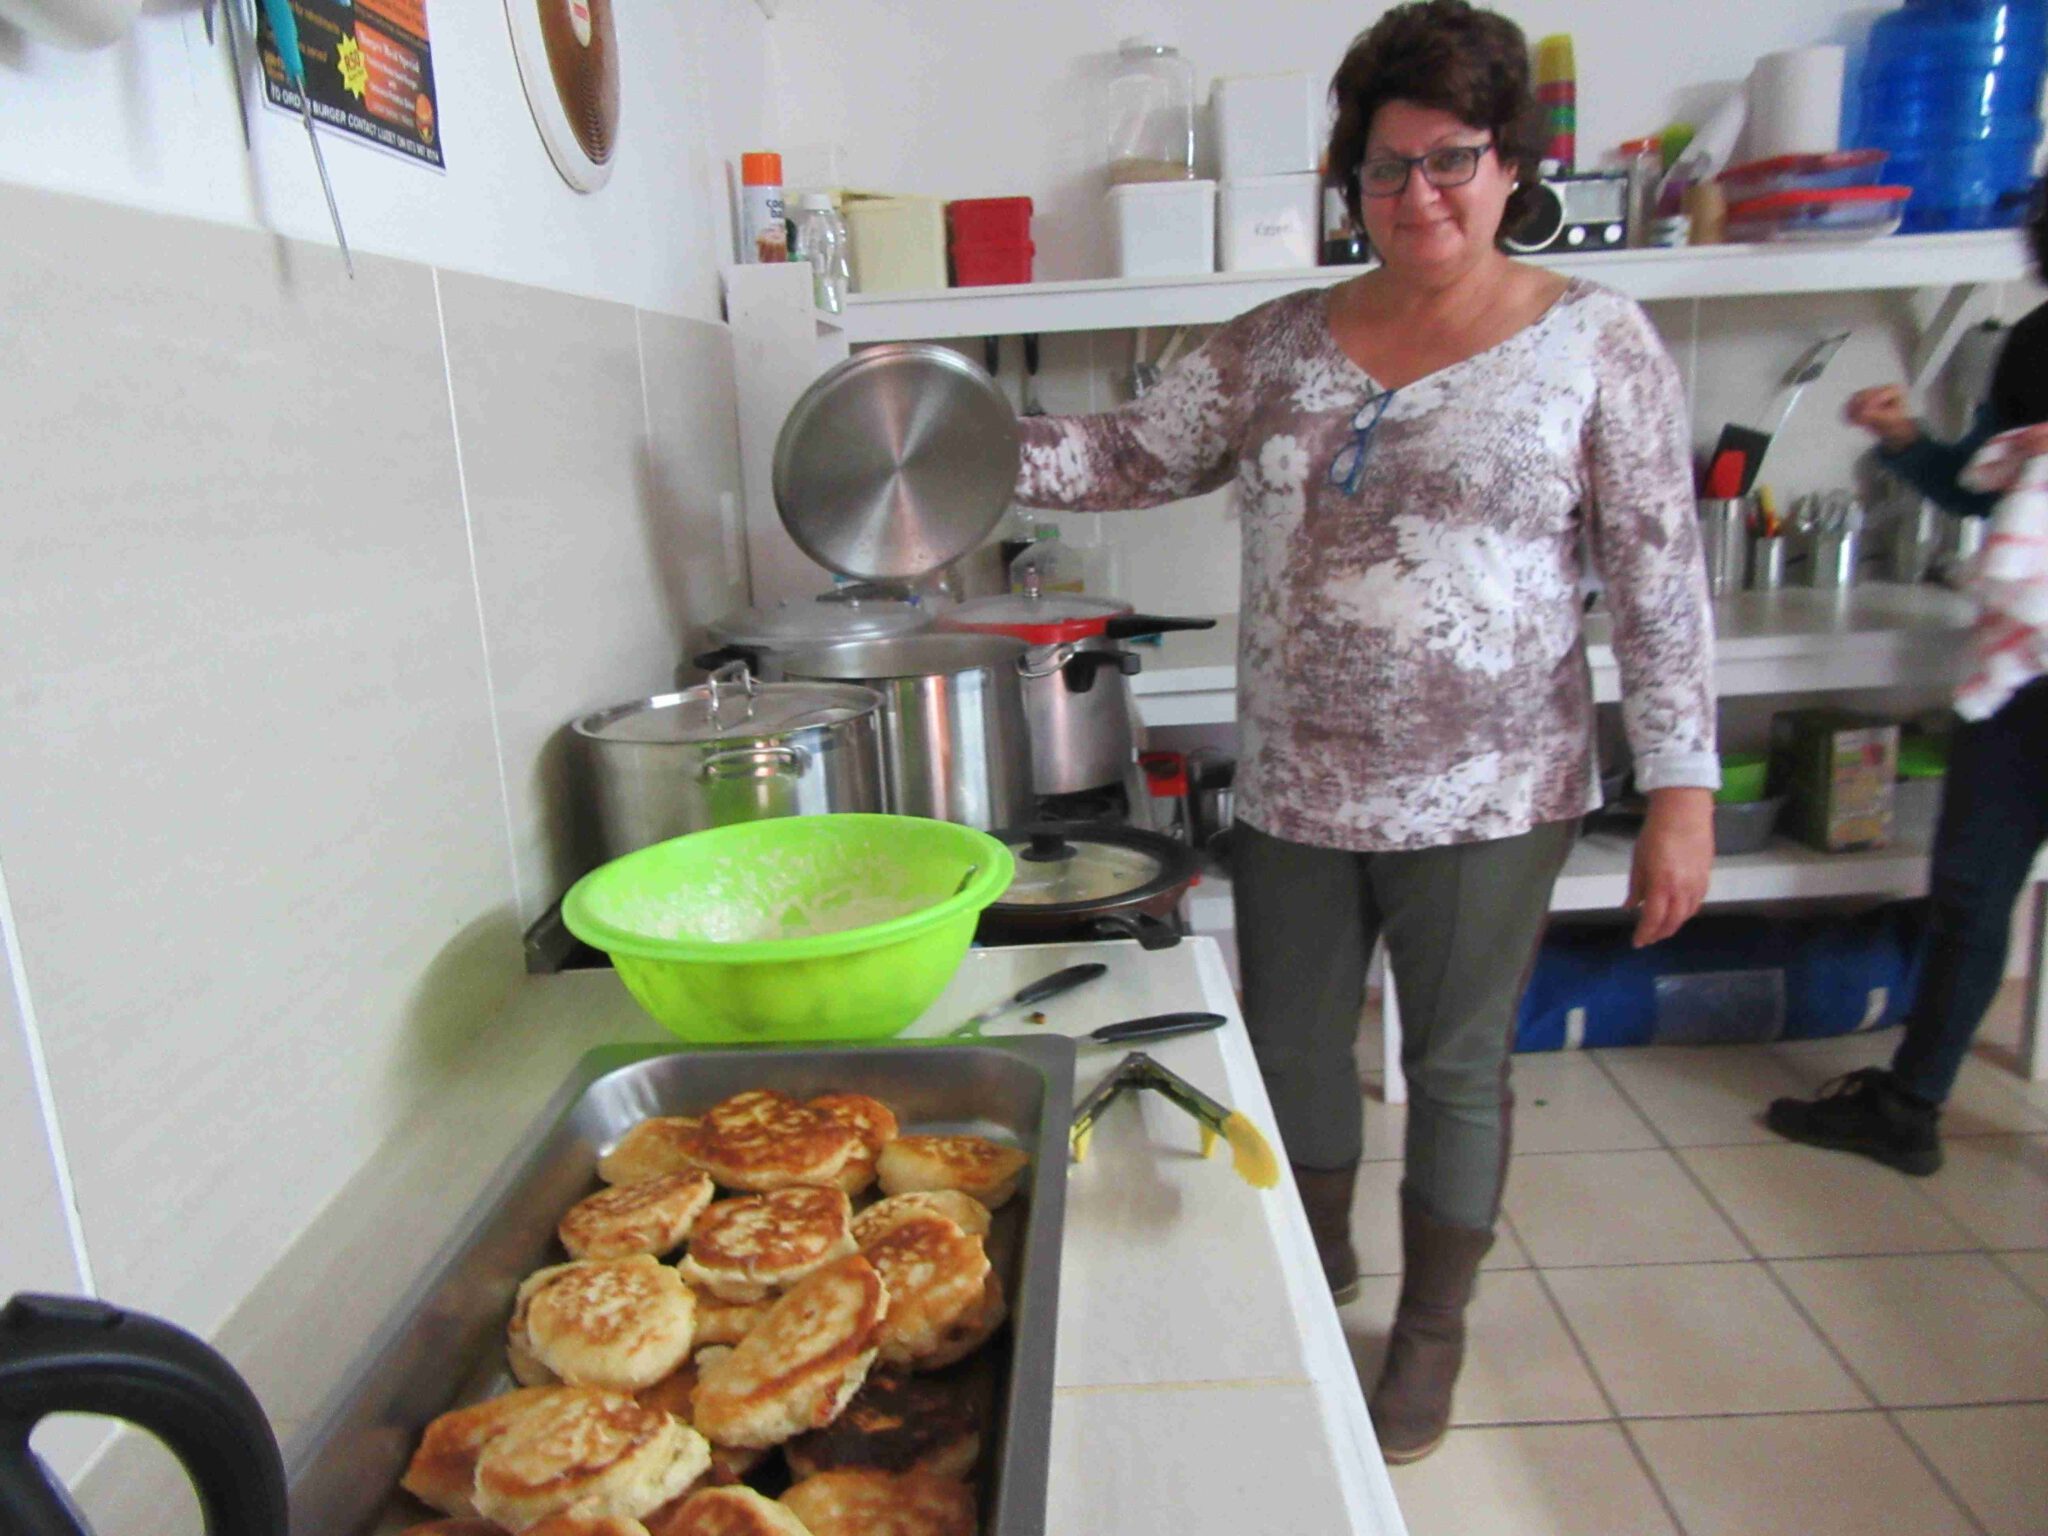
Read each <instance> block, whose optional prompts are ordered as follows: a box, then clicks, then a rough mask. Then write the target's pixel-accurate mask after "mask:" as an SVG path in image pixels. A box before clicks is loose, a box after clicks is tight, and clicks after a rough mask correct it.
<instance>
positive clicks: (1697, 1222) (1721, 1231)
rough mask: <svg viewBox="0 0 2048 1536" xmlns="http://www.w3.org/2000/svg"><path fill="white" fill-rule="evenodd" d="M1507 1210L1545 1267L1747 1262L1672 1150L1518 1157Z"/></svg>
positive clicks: (1739, 1242) (1746, 1254)
mask: <svg viewBox="0 0 2048 1536" xmlns="http://www.w3.org/2000/svg"><path fill="white" fill-rule="evenodd" d="M1507 1209H1508V1212H1509V1215H1510V1216H1511V1217H1512V1219H1513V1221H1514V1224H1515V1233H1516V1235H1517V1236H1518V1237H1520V1238H1521V1240H1522V1246H1523V1247H1524V1248H1526V1249H1527V1250H1528V1253H1529V1257H1530V1259H1531V1261H1532V1262H1534V1263H1536V1264H1537V1265H1539V1266H1542V1267H1544V1268H1550V1267H1552V1266H1556V1265H1578V1264H1692V1263H1702V1262H1707V1261H1711V1260H1715V1259H1746V1258H1748V1257H1749V1252H1748V1250H1747V1249H1745V1248H1744V1247H1743V1246H1742V1240H1741V1239H1740V1238H1739V1237H1737V1236H1736V1234H1735V1232H1734V1231H1733V1230H1732V1229H1731V1228H1730V1227H1729V1225H1728V1223H1727V1222H1725V1221H1723V1220H1722V1219H1721V1218H1720V1216H1719V1215H1718V1214H1717V1213H1716V1212H1715V1210H1714V1208H1713V1207H1712V1206H1711V1205H1709V1204H1708V1203H1707V1201H1706V1199H1705V1197H1704V1196H1702V1195H1701V1194H1700V1192H1699V1190H1698V1189H1697V1188H1696V1187H1695V1186H1694V1184H1693V1182H1692V1180H1691V1179H1690V1178H1688V1177H1687V1176H1686V1172H1685V1169H1684V1168H1682V1167H1680V1166H1679V1163H1678V1159H1677V1158H1676V1157H1675V1156H1674V1155H1673V1154H1672V1153H1669V1152H1585V1153H1566V1154H1563V1155H1555V1156H1544V1157H1517V1158H1516V1159H1515V1164H1514V1167H1513V1169H1512V1170H1511V1171H1510V1173H1509V1175H1508V1195H1507Z"/></svg>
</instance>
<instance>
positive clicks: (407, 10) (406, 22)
mask: <svg viewBox="0 0 2048 1536" xmlns="http://www.w3.org/2000/svg"><path fill="white" fill-rule="evenodd" d="M356 9H357V10H358V11H360V12H361V13H362V14H363V15H365V16H375V17H377V18H378V19H379V20H380V21H388V22H390V23H391V25H392V26H394V27H397V28H398V29H399V30H400V31H402V32H409V33H411V34H412V35H413V36H414V37H416V38H418V39H419V40H420V41H421V42H423V43H424V42H430V41H432V39H430V38H429V37H428V36H427V0H356Z"/></svg>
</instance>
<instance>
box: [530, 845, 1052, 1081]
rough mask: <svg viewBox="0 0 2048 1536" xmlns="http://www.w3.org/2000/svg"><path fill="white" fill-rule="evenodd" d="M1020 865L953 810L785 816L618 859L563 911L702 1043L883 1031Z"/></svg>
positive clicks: (917, 1005)
mask: <svg viewBox="0 0 2048 1536" xmlns="http://www.w3.org/2000/svg"><path fill="white" fill-rule="evenodd" d="M975 864H978V865H979V866H980V868H979V870H977V871H976V873H975V875H974V878H973V879H972V880H970V881H969V882H968V885H967V888H966V889H965V890H963V891H958V893H957V894H956V893H955V892H956V888H957V887H958V886H959V884H960V877H961V876H962V875H964V874H965V873H966V872H967V869H968V866H969V865H975ZM1015 868H1016V865H1015V861H1014V860H1013V859H1012V857H1011V855H1010V850H1009V849H1008V848H1006V847H1004V846H1003V844H1001V843H1000V842H998V841H996V839H994V838H993V837H990V836H989V835H988V834H987V833H986V832H977V831H975V830H974V829H973V828H972V827H961V826H955V825H954V824H953V823H951V822H947V821H926V820H923V819H921V818H918V817H914V816H863V815H850V814H849V815H831V816H788V817H781V818H777V819H774V820H770V821H753V822H746V823H743V824H741V825H738V826H731V827H719V828H717V829H715V830H713V831H709V832H693V833H691V834H690V835H689V836H687V837H678V838H673V839H671V840H670V841H668V842H665V843H656V844H655V845H654V846H652V847H650V848H642V849H640V850H639V851H638V852H636V853H629V854H627V855H626V856H625V857H624V858H621V859H614V860H612V862H611V863H609V864H606V865H603V866H601V867H600V868H597V869H594V870H592V871H591V872H590V873H589V874H587V875H585V876H584V877H583V878H582V879H581V880H578V881H577V882H576V883H575V884H574V885H573V886H571V887H570V888H569V894H568V895H566V896H564V897H563V898H562V920H563V921H564V922H565V923H567V924H568V926H569V931H570V932H571V933H573V934H575V935H576V937H577V938H579V939H581V940H583V941H584V942H585V943H586V944H589V945H591V946H593V947H594V948H597V949H601V950H603V951H604V952H605V953H606V954H608V955H610V956H611V958H612V965H613V968H614V969H616V970H617V971H618V973H619V979H620V980H621V981H623V982H624V983H625V984H626V990H627V991H629V992H631V993H632V994H633V997H634V998H635V1000H637V1001H638V1002H639V1004H640V1006H641V1007H643V1008H645V1009H646V1010H647V1011H648V1012H649V1013H650V1014H652V1015H653V1016H654V1018H655V1019H656V1021H658V1022H659V1023H660V1024H661V1025H662V1027H663V1028H665V1029H667V1030H668V1031H670V1033H672V1034H674V1035H676V1036H678V1037H679V1038H681V1039H683V1040H687V1041H689V1042H690V1043H691V1044H693V1045H743V1044H768V1043H771V1042H772V1043H778V1044H780V1043H787V1042H790V1041H802V1040H880V1039H884V1038H886V1037H887V1036H890V1035H894V1034H898V1033H900V1032H901V1031H902V1030H903V1029H904V1028H906V1027H907V1026H908V1025H909V1024H910V1023H911V1021H912V1020H914V1019H915V1018H917V1017H918V1015H920V1014H921V1013H923V1012H924V1011H925V1010H926V1009H927V1008H929V1007H930V1006H931V1005H932V1004H933V1003H934V1002H935V1001H937V999H938V996H939V994H940V993H941V992H943V991H944V990H945V988H946V983H947V982H949V981H951V980H952V979H953V973H954V972H955V971H957V970H959V969H960V962H961V961H962V960H963V959H964V958H965V957H966V954H967V946H968V944H969V943H970V942H972V940H973V938H974V927H975V923H976V921H977V919H979V917H980V916H981V911H982V909H983V908H984V907H986V906H988V905H989V903H991V902H993V901H995V900H996V899H997V898H999V897H1000V896H1001V895H1002V894H1003V892H1004V891H1006V890H1008V889H1009V886H1010V879H1011V876H1012V875H1013V874H1014V873H1015Z"/></svg>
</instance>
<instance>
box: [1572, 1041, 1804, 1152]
mask: <svg viewBox="0 0 2048 1536" xmlns="http://www.w3.org/2000/svg"><path fill="white" fill-rule="evenodd" d="M1597 1059H1598V1061H1599V1063H1600V1065H1601V1066H1603V1067H1605V1068H1606V1069H1607V1071H1608V1073H1609V1074H1610V1075H1612V1076H1613V1078H1614V1080H1615V1081H1616V1082H1617V1083H1618V1084H1620V1086H1621V1090H1622V1092H1623V1093H1625V1094H1627V1095H1628V1097H1629V1100H1630V1101H1631V1102H1632V1103H1633V1104H1634V1105H1635V1107H1636V1108H1637V1109H1638V1110H1640V1111H1641V1112H1642V1113H1643V1115H1644V1117H1645V1118H1647V1119H1648V1120H1649V1122H1650V1124H1651V1125H1652V1126H1654V1127H1655V1128H1656V1129H1657V1131H1658V1132H1659V1133H1661V1134H1662V1136H1663V1137H1664V1139H1665V1140H1666V1141H1668V1142H1669V1143H1670V1144H1671V1145H1672V1146H1674V1147H1712V1146H1725V1145H1728V1144H1730V1143H1736V1142H1750V1141H1772V1140H1775V1139H1776V1138H1775V1137H1774V1136H1773V1134H1772V1133H1771V1131H1770V1130H1768V1129H1767V1128H1766V1127H1765V1125H1764V1123H1763V1112H1764V1109H1765V1107H1766V1106H1767V1105H1768V1104H1769V1103H1770V1102H1771V1100H1772V1099H1775V1098H1783V1097H1784V1096H1785V1095H1787V1094H1796V1093H1799V1092H1801V1091H1802V1090H1803V1089H1804V1087H1805V1082H1804V1079H1802V1078H1801V1077H1800V1076H1799V1074H1798V1073H1796V1072H1794V1071H1793V1070H1792V1068H1791V1067H1789V1066H1788V1065H1786V1063H1785V1061H1784V1060H1783V1058H1781V1057H1779V1056H1777V1055H1775V1054H1773V1053H1772V1052H1771V1051H1770V1050H1768V1049H1766V1048H1764V1047H1762V1046H1754V1045H1708V1046H1694V1047H1676V1046H1673V1047H1661V1048H1652V1049H1648V1050H1634V1051H1602V1052H1600V1053H1599V1055H1598V1058H1597Z"/></svg>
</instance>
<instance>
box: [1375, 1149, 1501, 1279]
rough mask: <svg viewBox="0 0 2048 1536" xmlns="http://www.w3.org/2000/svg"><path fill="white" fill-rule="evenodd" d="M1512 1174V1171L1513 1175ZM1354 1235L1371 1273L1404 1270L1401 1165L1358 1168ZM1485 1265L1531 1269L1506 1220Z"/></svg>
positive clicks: (1378, 1273) (1396, 1163) (1489, 1266)
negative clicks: (1402, 1256) (1402, 1264)
mask: <svg viewBox="0 0 2048 1536" xmlns="http://www.w3.org/2000/svg"><path fill="white" fill-rule="evenodd" d="M1511 1176H1512V1175H1511ZM1351 1235H1352V1241H1353V1242H1354V1243H1355V1244H1356V1245H1357V1248H1358V1267H1359V1270H1360V1272H1361V1273H1363V1274H1368V1275H1398V1274H1399V1273H1401V1165H1400V1164H1399V1163H1398V1162H1393V1163H1388V1162H1380V1163H1365V1164H1363V1165H1362V1166H1361V1167H1360V1168H1359V1170H1358V1192H1357V1193H1356V1194H1355V1195H1354V1196H1353V1197H1352V1201H1351ZM1479 1267H1480V1268H1481V1269H1527V1268H1528V1267H1529V1255H1528V1254H1527V1253H1525V1252H1523V1250H1522V1245H1521V1244H1520V1243H1518V1242H1517V1241H1515V1234H1514V1233H1513V1232H1511V1231H1509V1230H1508V1227H1507V1224H1506V1223H1505V1222H1503V1223H1502V1224H1501V1226H1500V1228H1499V1230H1498V1231H1497V1232H1496V1233H1495V1235H1494V1242H1493V1248H1492V1251H1491V1252H1489V1253H1488V1254H1487V1255H1486V1259H1485V1261H1484V1262H1483V1263H1481V1264H1480V1266H1479Z"/></svg>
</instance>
